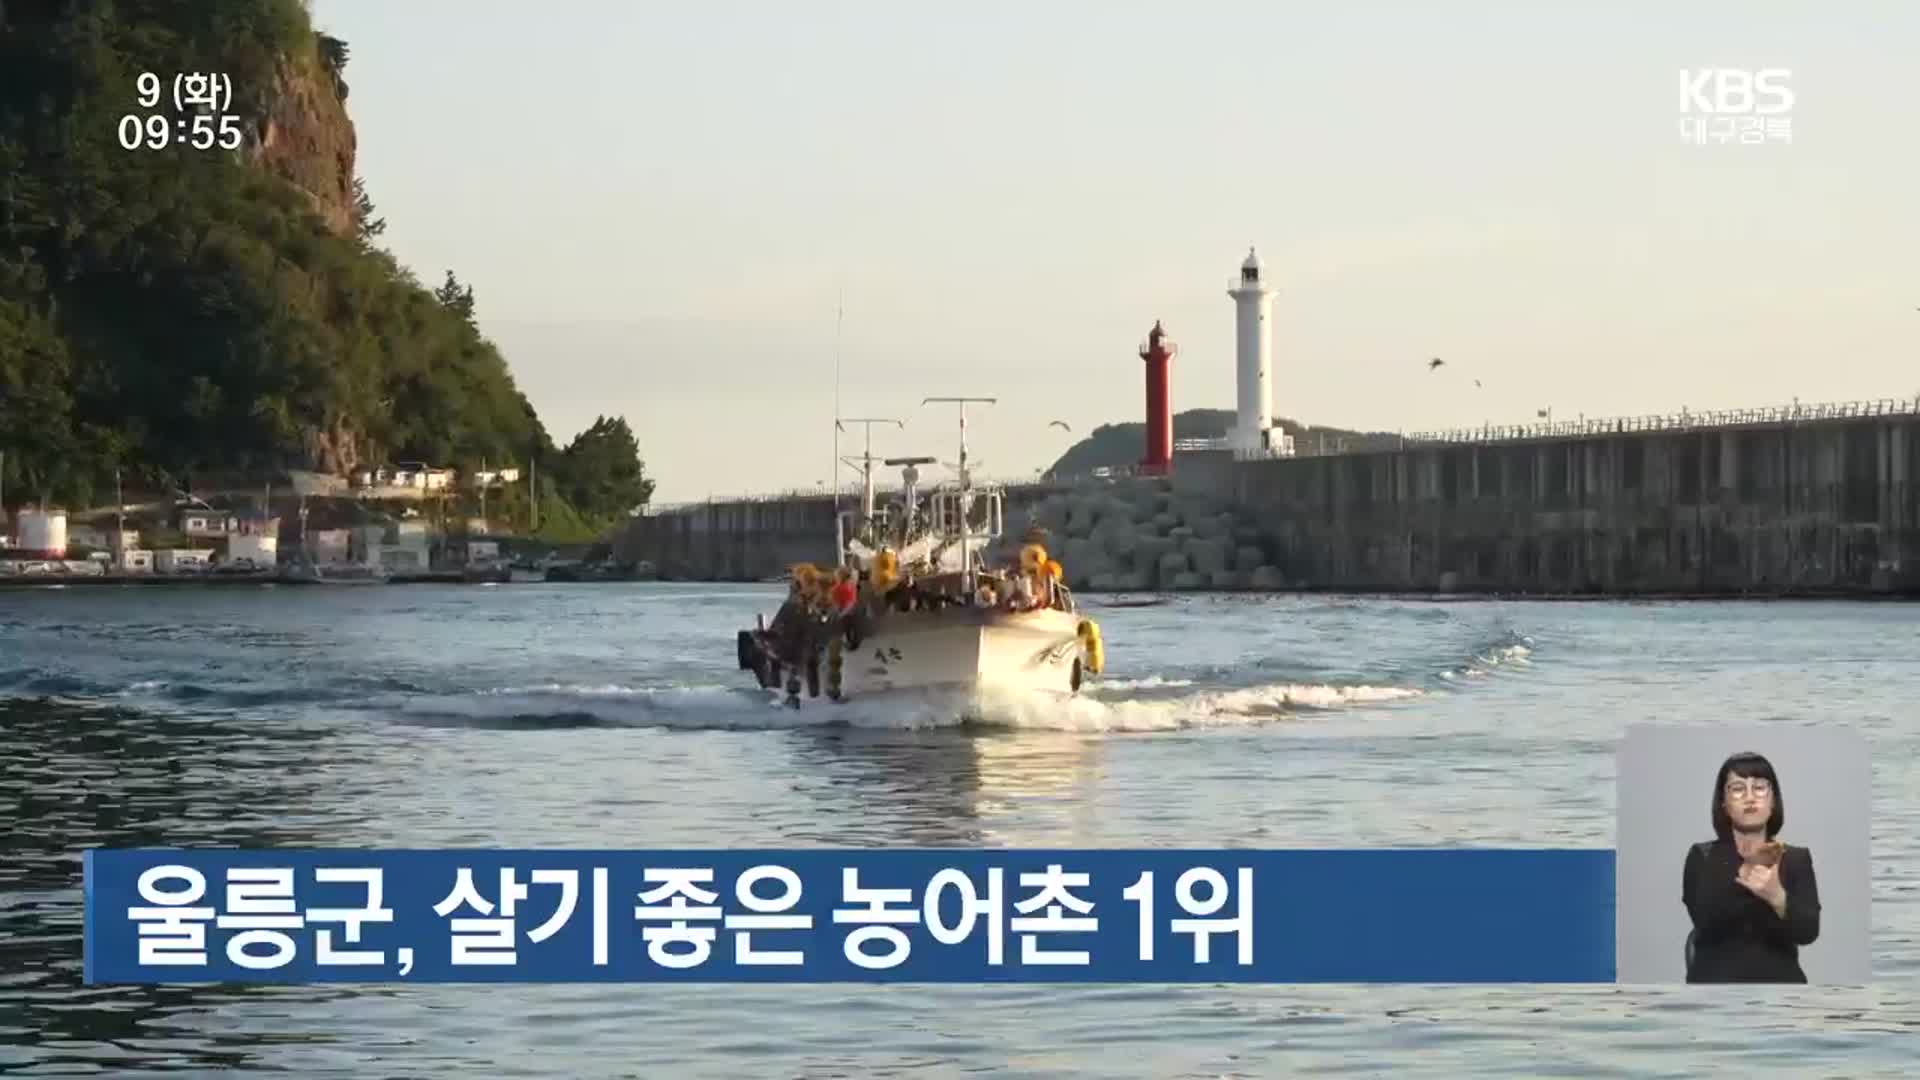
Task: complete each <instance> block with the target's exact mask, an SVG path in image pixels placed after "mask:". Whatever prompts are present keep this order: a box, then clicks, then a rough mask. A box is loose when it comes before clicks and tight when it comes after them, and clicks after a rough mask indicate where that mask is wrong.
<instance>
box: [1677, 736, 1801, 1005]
mask: <svg viewBox="0 0 1920 1080" xmlns="http://www.w3.org/2000/svg"><path fill="white" fill-rule="evenodd" d="M1786 816H1787V812H1786V803H1785V799H1784V796H1783V794H1782V792H1781V790H1780V777H1779V774H1778V773H1776V772H1775V771H1774V768H1773V763H1772V762H1770V761H1768V760H1767V759H1766V758H1765V757H1762V756H1761V755H1759V754H1751V753H1748V754H1735V755H1733V756H1732V757H1730V758H1728V759H1727V760H1726V761H1725V762H1724V763H1722V764H1721V766H1720V772H1719V775H1717V776H1715V777H1714V781H1713V803H1712V820H1713V831H1714V834H1715V835H1716V837H1717V839H1714V840H1708V841H1704V842H1702V843H1698V844H1695V845H1693V846H1692V847H1690V848H1688V849H1687V858H1686V865H1685V867H1684V869H1683V870H1682V878H1681V887H1680V888H1681V892H1680V898H1681V902H1682V903H1684V904H1685V905H1686V908H1687V914H1688V915H1689V916H1691V917H1692V919H1693V930H1692V932H1691V933H1689V934H1688V935H1687V943H1686V944H1687V981H1688V982H1690V983H1736V982H1755V983H1804V982H1806V981H1807V975H1806V972H1805V971H1803V970H1801V967H1800V949H1801V948H1802V947H1804V946H1807V945H1811V944H1813V942H1814V941H1815V940H1816V939H1817V938H1819V936H1820V888H1819V884H1818V882H1817V881H1816V880H1815V878H1814V873H1813V853H1812V852H1811V851H1809V850H1807V849H1806V848H1804V847H1796V846H1794V845H1791V844H1783V843H1781V842H1780V841H1778V840H1776V839H1774V838H1775V837H1776V836H1778V835H1779V833H1780V829H1781V827H1782V826H1783V825H1784V824H1785V823H1786Z"/></svg>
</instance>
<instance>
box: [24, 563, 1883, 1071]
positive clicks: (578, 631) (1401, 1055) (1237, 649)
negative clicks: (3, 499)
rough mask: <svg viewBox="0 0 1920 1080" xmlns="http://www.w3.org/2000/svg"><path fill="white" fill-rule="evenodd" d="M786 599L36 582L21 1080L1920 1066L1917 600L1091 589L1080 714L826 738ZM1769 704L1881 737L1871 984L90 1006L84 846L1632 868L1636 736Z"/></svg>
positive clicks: (1040, 712) (895, 724)
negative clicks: (1167, 857)
mask: <svg viewBox="0 0 1920 1080" xmlns="http://www.w3.org/2000/svg"><path fill="white" fill-rule="evenodd" d="M777 599H778V589H777V587H772V586H712V585H699V586H696V585H659V584H634V585H601V586H582V585H532V584H528V585H509V586H471V587H461V586H391V587H377V588H339V589H327V588H297V589H296V588H285V587H281V588H273V587H253V588H234V589H188V588H182V589H132V588H107V587H96V588H70V589H19V590H4V591H0V1073H6V1072H21V1073H26V1074H33V1075H62V1074H66V1073H72V1074H75V1075H85V1074H93V1075H114V1076H136V1075H143V1074H146V1073H149V1072H152V1073H156V1074H157V1073H160V1072H165V1073H167V1074H169V1075H178V1074H182V1073H184V1074H188V1075H191V1074H195V1073H204V1074H213V1073H228V1072H242V1073H245V1072H252V1071H268V1070H272V1071H282V1070H291V1071H294V1072H297V1073H301V1074H311V1075H332V1076H342V1077H360V1076H375V1075H382V1076H384V1075H404V1076H419V1077H456V1076H458V1077H467V1076H482V1075H483V1076H534V1075H567V1076H635V1077H716V1078H717V1077H737V1076H863V1077H864V1076H951V1075H962V1074H970V1073H975V1072H983V1071H993V1070H1004V1071H1006V1072H1007V1073H1009V1074H1010V1075H1019V1076H1036V1077H1051V1076H1062V1077H1065V1076H1152V1077H1221V1076H1233V1077H1237V1076H1285V1075H1302V1074H1316V1075H1317V1074H1350V1075H1368V1076H1374V1075H1394V1076H1434V1077H1452V1076H1461V1075H1488V1074H1505V1075H1516V1076H1548V1075H1554V1076H1562V1075H1574V1076H1599V1075H1608V1076H1611V1075H1646V1076H1669V1075H1670V1076H1684V1075H1700V1074H1703V1073H1722V1072H1728V1071H1735V1070H1739V1071H1744V1070H1753V1071H1756V1072H1767V1073H1772V1072H1783V1073H1787V1074H1791V1075H1814V1076H1819V1075H1829V1076H1850V1077H1857V1076H1876V1075H1879V1076H1901V1075H1912V1069H1913V1062H1914V1061H1915V1059H1916V1051H1917V1050H1920V985H1917V984H1916V978H1917V977H1920V841H1917V840H1916V825H1920V765H1917V764H1916V762H1917V761H1920V715H1917V714H1916V711H1915V709H1914V707H1913V694H1914V689H1915V687H1916V686H1920V652H1916V650H1915V648H1914V642H1915V640H1916V634H1915V631H1914V627H1913V624H1914V622H1915V619H1916V613H1917V612H1920V609H1916V608H1914V607H1912V606H1909V605H1902V604H1844V603H1813V602H1806V603H1748V604H1741V603H1725V604H1720V603H1687V604H1681V603H1525V602H1490V601H1489V602H1477V601H1460V602H1445V601H1436V600H1395V599H1385V598H1365V599H1351V598H1338V597H1297V596H1296V597H1268V596H1246V595H1220V596H1186V597H1180V598H1177V599H1173V600H1170V601H1169V602H1167V603H1164V604H1160V605H1157V606H1141V607H1111V608H1109V607H1104V606H1101V605H1102V603H1103V601H1102V600H1101V599H1099V598H1094V599H1090V600H1088V601H1086V603H1087V604H1088V606H1089V607H1090V608H1092V610H1093V613H1094V614H1095V615H1096V617H1097V618H1098V619H1099V620H1100V622H1101V625H1102V628H1103V630H1104V632H1105V639H1106V643H1107V664H1108V671H1107V674H1106V677H1105V678H1104V679H1101V680H1099V681H1098V682H1097V683H1095V684H1094V685H1092V686H1091V687H1089V689H1088V691H1087V693H1086V694H1085V696H1084V698H1083V699H1082V700H1079V701H1077V702H1074V703H1072V704H1071V705H1070V706H1064V707H1062V706H1057V705H1056V706H1041V705H1036V704H1034V703H1028V702H1019V701H1003V702H988V703H984V704H983V706H982V707H981V708H979V709H970V710H963V709H960V708H958V707H957V703H954V702H950V701H940V700H934V699H915V700H911V701H906V702H886V703H878V702H854V703H849V704H847V705H845V706H840V707H835V706H832V705H830V704H828V703H826V702H825V701H824V700H822V701H821V702H819V703H817V704H812V705H809V707H807V708H805V709H802V710H799V711H792V710H788V709H785V708H782V707H780V706H779V705H778V704H777V703H776V702H775V701H774V699H772V698H770V697H769V696H768V695H767V694H766V692H764V691H760V690H758V689H756V688H754V687H753V684H752V679H751V676H750V675H748V674H747V673H745V672H741V671H739V670H737V668H736V665H735V653H734V632H735V631H736V630H737V629H739V628H741V627H744V626H748V625H751V623H752V620H753V617H754V615H755V614H756V613H768V614H770V613H771V611H772V609H773V606H774V604H775V603H776V601H777ZM970 713H972V714H977V715H965V714H970ZM1762 720H1764V721H1768V722H1778V723H1831V724H1846V725H1851V726H1853V727H1855V728H1856V729H1858V730H1859V731H1860V732H1862V733H1863V734H1864V735H1865V736H1866V738H1867V739H1868V740H1869V743H1870V745H1871V747H1872V753H1873V784H1874V788H1873V801H1874V808H1875V823H1874V836H1873V856H1874V860H1875V863H1874V868H1873V874H1872V896H1873V934H1874V939H1873V949H1874V956H1873V963H1874V975H1875V979H1876V982H1875V984H1874V985H1872V986H1870V987H1866V988H1839V989H1825V988H1813V987H1800V988H1751V989H1748V988H1740V989H1729V988H1693V987H1673V988H1643V987H1593V988H1586V989H1564V988H1537V987H1403V986H1377V987H1319V986H1297V987H1296V986H1272V987H1267V986H1257V987H1242V986H1152V985H1146V986H1103V987H1081V988H1076V987H1072V986H999V987H966V986H961V987H927V986H894V987H868V986H841V985H832V986H789V987H765V988H756V987H738V986H698V987H686V988H678V989H675V988H655V987H646V986H540V985H503V986H421V985H412V986H393V985H368V986H330V987H302V986H292V987H257V986H249V987H191V986H170V987H88V986H85V985H83V983H82V981H81V969H80V961H81V940H80V931H81V897H80V888H79V885H80V855H79V852H80V851H81V849H83V848H86V847H90V846H132V845H236V846H239V845H244V846H270V845H285V846H330V847H331V846H364V847H402V846H406V847H448V846H475V847H629V848H631V847H670V846H684V847H716V846H756V847H781V846H791V847H803V846H967V847H975V846H1003V847H1032V846H1056V847H1149V846H1155V847H1158V846H1174V847H1222V846H1228V847H1231V846H1253V847H1292V846H1330V847H1376V846H1388V845H1447V844H1459V845H1537V846H1578V847H1605V846H1610V845H1612V843H1613V842H1614V837H1613V833H1614V809H1615V790H1614V753H1615V749H1616V745H1617V741H1618V739H1619V738H1620V737H1621V735H1622V734H1623V732H1624V731H1625V729H1626V727H1627V726H1628V725H1629V724H1633V723H1638V722H1658V721H1682V722H1688V723H1747V722H1753V721H1762ZM1704 802H1705V792H1704V790H1703V792H1702V803H1703V810H1702V815H1701V816H1702V820H1688V821H1684V822H1676V823H1675V832H1676V841H1678V840H1679V839H1681V838H1682V837H1684V838H1685V839H1689V840H1691V839H1697V838H1698V834H1701V833H1703V832H1704V831H1705V829H1706V828H1707V825H1706V822H1705V821H1704V816H1705V815H1704ZM1789 831H1791V830H1789ZM1678 888H1679V886H1678V874H1677V872H1676V875H1675V897H1674V902H1675V903H1676V904H1678V903H1679V897H1678ZM1419 908H1420V905H1419V883H1418V882H1409V883H1408V885H1407V910H1408V917H1409V918H1413V919H1417V918H1419V917H1420V916H1419ZM1435 932H1436V933H1444V932H1445V928H1443V927H1436V928H1435Z"/></svg>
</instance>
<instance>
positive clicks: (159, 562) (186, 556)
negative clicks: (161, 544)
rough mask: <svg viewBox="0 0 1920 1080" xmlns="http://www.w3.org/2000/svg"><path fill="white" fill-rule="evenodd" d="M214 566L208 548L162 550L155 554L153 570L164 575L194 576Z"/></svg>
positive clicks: (211, 553)
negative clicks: (193, 574)
mask: <svg viewBox="0 0 1920 1080" xmlns="http://www.w3.org/2000/svg"><path fill="white" fill-rule="evenodd" d="M212 565H213V552H212V551H211V550H208V549H206V548H161V549H159V550H158V551H155V552H154V553H153V568H154V570H156V571H158V572H159V573H162V574H192V573H198V572H200V571H203V570H206V569H207V568H208V567H210V566H212Z"/></svg>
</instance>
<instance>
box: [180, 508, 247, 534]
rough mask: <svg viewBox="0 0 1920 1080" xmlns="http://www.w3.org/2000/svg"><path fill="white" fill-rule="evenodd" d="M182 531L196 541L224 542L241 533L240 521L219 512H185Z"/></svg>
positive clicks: (181, 521)
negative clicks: (232, 535)
mask: <svg viewBox="0 0 1920 1080" xmlns="http://www.w3.org/2000/svg"><path fill="white" fill-rule="evenodd" d="M180 531H181V532H182V533H184V534H186V535H187V536H188V537H191V538H192V539H195V540H224V539H226V537H227V536H228V534H230V533H235V532H239V531H240V519H239V518H238V517H235V516H234V515H232V514H228V513H225V512H223V511H219V510H207V509H193V510H183V511H181V512H180Z"/></svg>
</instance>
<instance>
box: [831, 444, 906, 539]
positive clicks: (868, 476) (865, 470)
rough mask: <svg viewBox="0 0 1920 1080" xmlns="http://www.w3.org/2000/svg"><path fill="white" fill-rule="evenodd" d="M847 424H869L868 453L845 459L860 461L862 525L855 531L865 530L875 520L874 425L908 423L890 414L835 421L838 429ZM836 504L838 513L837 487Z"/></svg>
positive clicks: (854, 461) (848, 462)
mask: <svg viewBox="0 0 1920 1080" xmlns="http://www.w3.org/2000/svg"><path fill="white" fill-rule="evenodd" d="M846 424H865V425H866V426H867V448H866V453H864V454H862V455H861V456H860V457H858V458H847V459H845V463H846V464H848V465H852V464H854V463H856V462H858V464H859V469H860V525H859V528H858V529H856V530H855V532H864V531H866V530H867V529H868V527H869V526H870V525H871V524H872V522H873V425H875V424H892V425H893V426H894V427H897V428H905V427H906V426H907V425H906V422H905V421H904V420H895V419H893V418H892V417H888V416H856V417H849V418H847V419H846V420H836V421H834V428H835V429H836V431H840V430H845V428H844V425H846ZM834 505H835V513H836V515H837V514H838V512H839V511H838V507H839V492H838V490H837V489H836V491H835V493H834ZM841 546H842V548H843V549H844V547H845V545H844V544H842V545H841Z"/></svg>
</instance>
